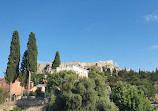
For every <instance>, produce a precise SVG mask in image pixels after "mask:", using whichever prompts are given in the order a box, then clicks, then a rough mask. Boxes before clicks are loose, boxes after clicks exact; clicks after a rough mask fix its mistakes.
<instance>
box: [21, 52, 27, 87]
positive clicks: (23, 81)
mask: <svg viewBox="0 0 158 111" xmlns="http://www.w3.org/2000/svg"><path fill="white" fill-rule="evenodd" d="M27 56H28V51H27V50H26V51H25V52H24V55H23V58H22V62H21V68H20V71H21V73H20V76H19V78H20V81H21V85H22V86H25V87H26V85H27V82H28V72H27Z"/></svg>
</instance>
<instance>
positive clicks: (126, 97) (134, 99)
mask: <svg viewBox="0 0 158 111" xmlns="http://www.w3.org/2000/svg"><path fill="white" fill-rule="evenodd" d="M111 98H112V100H113V101H114V103H115V104H116V105H117V106H118V107H119V109H120V110H121V111H151V110H152V108H151V103H150V101H149V100H148V99H147V98H146V97H145V96H144V93H143V91H141V90H138V89H137V88H136V87H135V86H132V85H130V84H129V83H126V82H121V81H120V82H117V83H116V85H115V86H114V87H113V89H112V94H111Z"/></svg>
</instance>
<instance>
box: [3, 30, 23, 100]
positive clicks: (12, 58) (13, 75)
mask: <svg viewBox="0 0 158 111" xmlns="http://www.w3.org/2000/svg"><path fill="white" fill-rule="evenodd" d="M19 61H20V41H19V33H18V31H14V32H13V35H12V41H11V46H10V55H9V58H8V64H7V69H6V73H5V79H6V81H7V82H8V83H10V99H11V90H12V83H14V82H15V80H16V79H17V77H18V75H19Z"/></svg>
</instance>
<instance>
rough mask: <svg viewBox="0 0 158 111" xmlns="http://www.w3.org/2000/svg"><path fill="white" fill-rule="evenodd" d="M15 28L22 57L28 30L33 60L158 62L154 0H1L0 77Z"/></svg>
mask: <svg viewBox="0 0 158 111" xmlns="http://www.w3.org/2000/svg"><path fill="white" fill-rule="evenodd" d="M14 30H18V31H19V36H20V45H21V57H22V55H23V53H24V51H25V50H26V48H27V42H28V37H29V34H30V32H34V33H35V35H36V39H37V46H38V62H39V63H46V62H51V61H52V60H53V59H54V55H55V53H56V51H57V50H58V51H59V53H60V56H61V61H62V62H72V61H80V62H97V61H106V60H113V61H114V62H117V63H118V65H120V67H121V68H124V67H126V68H127V69H128V68H132V69H134V70H138V69H139V68H140V69H142V70H155V68H157V67H158V1H157V0H46V1H45V2H44V0H25V1H24V0H3V1H2V0H1V1H0V77H3V76H4V75H3V72H5V70H6V67H7V62H8V56H9V53H10V42H11V37H12V33H13V31H14Z"/></svg>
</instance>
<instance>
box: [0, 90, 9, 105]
mask: <svg viewBox="0 0 158 111" xmlns="http://www.w3.org/2000/svg"><path fill="white" fill-rule="evenodd" d="M8 97H9V94H8V92H6V91H4V90H3V89H2V88H0V104H1V103H4V102H5V100H6V98H8Z"/></svg>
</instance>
